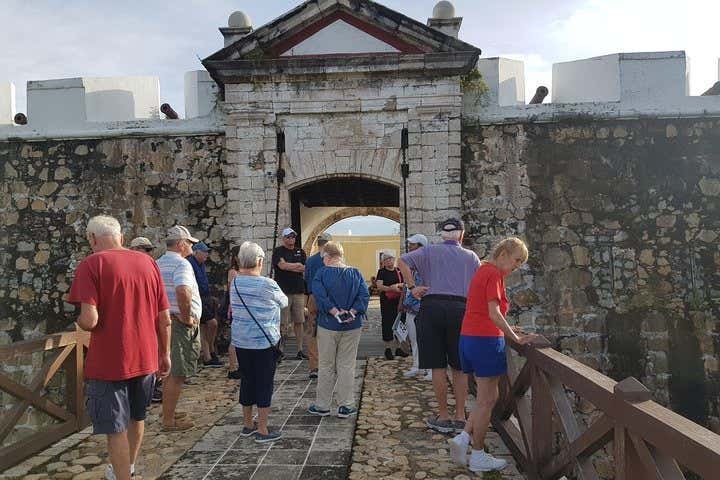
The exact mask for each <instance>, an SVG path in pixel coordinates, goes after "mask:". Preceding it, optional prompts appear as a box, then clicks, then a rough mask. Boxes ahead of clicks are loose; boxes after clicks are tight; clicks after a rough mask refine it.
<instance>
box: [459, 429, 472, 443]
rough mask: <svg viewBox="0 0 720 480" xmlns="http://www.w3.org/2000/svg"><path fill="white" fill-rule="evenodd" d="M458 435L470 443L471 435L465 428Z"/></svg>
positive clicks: (463, 440)
mask: <svg viewBox="0 0 720 480" xmlns="http://www.w3.org/2000/svg"><path fill="white" fill-rule="evenodd" d="M458 437H460V440H461V441H462V442H463V443H470V435H468V433H467V432H466V431H465V430H463V431H462V432H460V433H458Z"/></svg>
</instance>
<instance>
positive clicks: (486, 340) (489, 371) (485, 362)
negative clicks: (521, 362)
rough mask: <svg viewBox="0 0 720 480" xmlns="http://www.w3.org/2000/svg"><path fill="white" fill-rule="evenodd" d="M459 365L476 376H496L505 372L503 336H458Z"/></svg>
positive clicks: (505, 361)
mask: <svg viewBox="0 0 720 480" xmlns="http://www.w3.org/2000/svg"><path fill="white" fill-rule="evenodd" d="M460 365H461V366H462V369H463V372H465V373H472V374H473V375H475V376H476V377H497V376H500V375H504V374H505V373H506V372H507V359H506V357H505V337H474V336H469V335H461V336H460Z"/></svg>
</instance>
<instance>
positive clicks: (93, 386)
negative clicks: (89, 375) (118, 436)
mask: <svg viewBox="0 0 720 480" xmlns="http://www.w3.org/2000/svg"><path fill="white" fill-rule="evenodd" d="M154 387H155V374H150V375H143V376H140V377H135V378H129V379H127V380H121V381H117V382H110V381H106V380H94V379H88V380H85V410H86V411H87V414H88V416H89V417H90V420H91V421H92V424H93V433H94V434H96V435H98V434H108V433H120V432H124V431H125V430H127V427H128V423H130V419H133V420H135V421H136V422H139V421H142V420H145V417H146V416H147V408H148V406H149V405H150V400H151V398H152V392H153V388H154Z"/></svg>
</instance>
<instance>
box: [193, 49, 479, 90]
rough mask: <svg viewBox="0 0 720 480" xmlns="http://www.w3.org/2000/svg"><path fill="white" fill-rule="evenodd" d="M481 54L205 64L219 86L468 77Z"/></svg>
mask: <svg viewBox="0 0 720 480" xmlns="http://www.w3.org/2000/svg"><path fill="white" fill-rule="evenodd" d="M479 55H480V50H470V51H462V52H437V53H421V54H395V53H390V54H368V55H352V56H349V55H348V56H345V55H342V56H313V57H287V58H285V57H281V58H275V59H263V60H205V61H204V62H203V65H204V66H205V68H207V70H208V72H210V75H211V76H212V77H213V79H214V80H215V81H216V82H217V83H218V84H220V85H225V84H226V83H245V82H262V81H278V80H281V79H287V80H292V79H293V78H298V79H299V78H308V79H317V78H318V77H320V78H328V77H332V76H347V75H358V74H360V75H363V74H365V75H373V74H382V75H389V74H390V75H391V74H404V75H412V74H421V75H423V76H426V77H428V78H433V77H443V76H453V75H465V74H467V73H469V72H470V71H471V70H472V69H473V68H475V65H476V63H477V60H478V57H479Z"/></svg>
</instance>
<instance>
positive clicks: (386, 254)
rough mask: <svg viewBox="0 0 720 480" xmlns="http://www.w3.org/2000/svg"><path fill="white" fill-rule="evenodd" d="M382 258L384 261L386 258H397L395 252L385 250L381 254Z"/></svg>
mask: <svg viewBox="0 0 720 480" xmlns="http://www.w3.org/2000/svg"><path fill="white" fill-rule="evenodd" d="M380 258H381V259H383V260H385V259H386V258H395V252H393V251H392V250H383V251H381V252H380Z"/></svg>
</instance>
